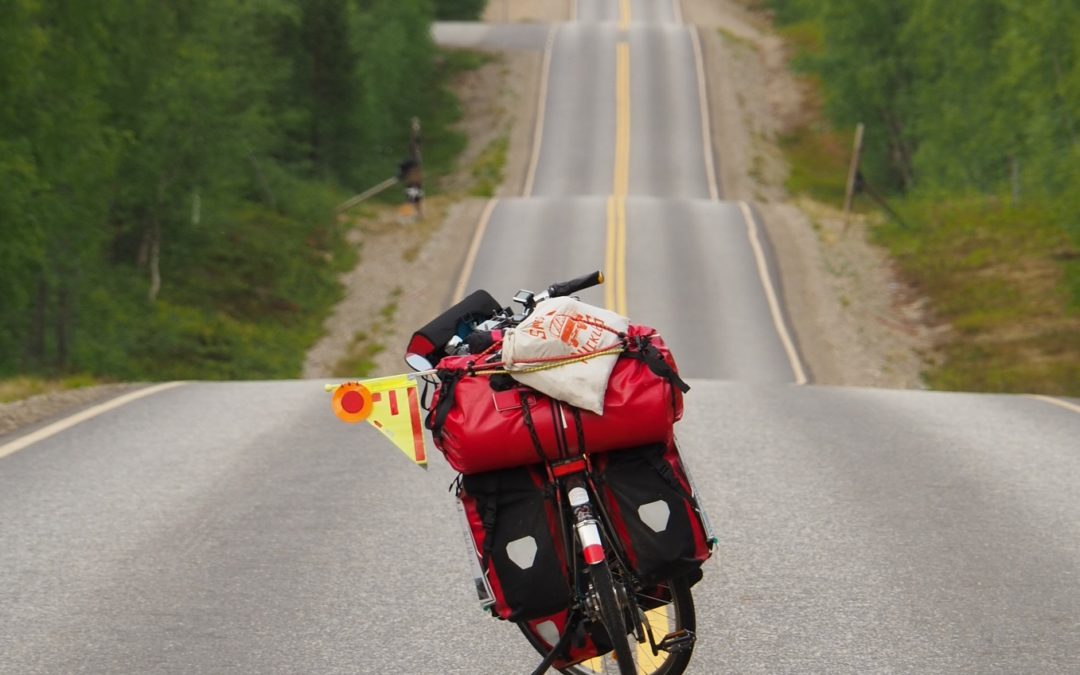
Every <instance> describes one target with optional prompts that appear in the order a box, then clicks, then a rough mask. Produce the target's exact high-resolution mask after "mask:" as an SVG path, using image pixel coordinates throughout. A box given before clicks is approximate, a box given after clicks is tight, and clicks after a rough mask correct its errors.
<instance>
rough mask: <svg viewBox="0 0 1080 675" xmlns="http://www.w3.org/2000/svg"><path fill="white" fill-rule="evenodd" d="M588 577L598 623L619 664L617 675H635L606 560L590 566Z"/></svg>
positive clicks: (632, 652) (613, 581) (617, 598)
mask: <svg viewBox="0 0 1080 675" xmlns="http://www.w3.org/2000/svg"><path fill="white" fill-rule="evenodd" d="M589 576H590V577H591V578H592V584H593V590H594V591H595V592H596V601H597V604H599V605H600V621H601V622H603V624H604V628H605V629H607V634H608V638H610V639H611V646H612V648H613V649H614V651H615V660H616V662H617V663H618V664H619V673H620V674H621V675H637V666H636V665H635V664H634V651H633V649H631V647H630V638H629V637H628V635H627V634H628V633H629V630H628V629H627V627H626V620H625V619H624V618H623V611H622V608H621V607H620V606H619V595H618V592H617V591H616V590H615V580H614V579H613V578H612V576H611V567H609V566H608V562H607V560H601V561H600V562H598V563H596V564H595V565H590V566H589Z"/></svg>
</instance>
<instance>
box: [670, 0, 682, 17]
mask: <svg viewBox="0 0 1080 675" xmlns="http://www.w3.org/2000/svg"><path fill="white" fill-rule="evenodd" d="M671 11H672V13H673V14H674V15H675V23H682V22H683V19H682V5H681V3H680V2H679V0H671Z"/></svg>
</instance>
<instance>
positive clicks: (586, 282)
mask: <svg viewBox="0 0 1080 675" xmlns="http://www.w3.org/2000/svg"><path fill="white" fill-rule="evenodd" d="M602 283H604V273H603V272H600V271H599V270H597V271H596V272H590V273H589V274H586V275H585V276H583V277H578V278H577V279H571V280H570V281H564V282H562V283H561V284H552V285H550V286H548V296H550V297H552V298H558V297H560V296H563V295H572V294H574V293H577V292H578V291H583V290H585V289H586V288H592V287H593V286H599V285H600V284H602Z"/></svg>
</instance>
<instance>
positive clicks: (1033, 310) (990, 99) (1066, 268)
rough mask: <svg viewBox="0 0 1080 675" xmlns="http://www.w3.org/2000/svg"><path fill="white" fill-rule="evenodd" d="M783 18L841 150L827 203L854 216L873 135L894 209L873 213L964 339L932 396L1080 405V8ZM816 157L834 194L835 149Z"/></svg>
mask: <svg viewBox="0 0 1080 675" xmlns="http://www.w3.org/2000/svg"><path fill="white" fill-rule="evenodd" d="M767 5H768V8H769V9H770V10H771V11H772V13H773V16H774V19H775V21H776V23H777V24H778V26H779V27H780V30H781V33H782V34H783V35H784V36H785V37H787V38H788V41H789V43H791V44H793V45H796V46H797V48H796V52H797V53H796V55H795V57H794V66H795V68H796V70H797V71H799V72H801V73H803V74H804V76H806V77H807V78H808V79H810V80H811V81H812V82H813V88H814V90H815V91H817V92H818V97H819V99H820V109H821V113H822V117H823V118H824V125H825V126H826V127H827V131H828V132H831V133H832V134H833V138H834V142H833V143H832V146H833V147H832V148H831V152H832V154H833V155H835V156H836V157H835V159H837V160H838V161H836V162H834V166H833V170H834V175H835V176H836V180H833V181H832V183H831V187H832V189H831V192H830V191H829V190H827V189H826V190H825V193H826V194H824V195H822V194H819V196H820V197H822V198H825V199H827V200H828V201H830V202H832V203H838V202H839V201H840V200H842V195H843V189H844V175H845V173H846V171H847V159H848V157H849V156H850V152H851V137H852V135H851V132H852V130H853V129H854V127H855V125H856V124H857V123H860V122H861V123H863V124H865V129H866V133H865V144H864V150H863V158H862V164H861V172H862V175H863V178H864V179H865V184H866V185H867V186H869V189H870V190H873V191H874V192H876V193H877V196H879V197H881V198H882V199H883V200H884V202H885V205H886V206H887V207H888V208H889V211H884V210H880V209H879V208H878V206H876V205H875V204H874V202H873V201H872V200H871V199H869V198H868V196H867V195H866V194H865V193H864V195H860V197H859V201H860V202H861V203H862V204H864V205H869V206H870V208H871V209H874V210H880V211H881V213H883V214H886V215H887V219H888V220H887V222H886V223H884V224H883V225H881V226H880V227H878V228H876V230H875V236H876V238H877V239H878V240H879V241H880V242H881V243H883V244H884V245H885V246H887V247H888V248H889V250H890V251H891V252H892V253H893V255H894V257H895V259H896V260H897V262H898V264H899V265H900V267H901V269H902V270H903V272H904V273H905V275H906V277H907V278H908V279H909V280H910V281H911V283H912V284H913V285H914V286H915V287H916V291H917V292H918V293H921V294H924V295H926V296H928V297H930V298H931V300H932V301H933V306H934V311H935V313H936V315H937V317H938V318H939V319H941V320H943V321H947V322H949V325H950V328H951V331H952V332H951V334H950V335H951V337H950V339H949V340H948V341H947V343H946V344H945V345H944V346H943V360H942V362H941V363H939V364H937V366H936V367H935V368H933V369H932V370H931V372H930V373H929V377H928V381H929V384H930V385H931V386H934V387H936V388H949V389H969V390H984V391H1037V392H1042V393H1058V394H1061V393H1067V394H1072V395H1080V190H1078V189H1077V185H1080V40H1078V39H1077V36H1080V3H1077V2H1075V1H1073V0H909V1H905V2H896V1H895V0H862V1H860V2H859V3H852V2H850V1H849V0H768V2H767ZM822 135H827V134H822ZM837 139H838V140H839V142H836V141H837ZM800 142H801V141H800ZM809 148H810V151H809V152H807V151H806V149H805V148H804V150H803V153H802V154H803V155H804V157H807V158H810V159H809V163H808V164H807V165H806V166H804V167H802V169H801V173H802V175H803V177H804V178H805V177H806V176H810V177H811V178H815V176H814V174H817V176H816V178H820V175H821V174H822V173H823V172H824V171H825V169H824V165H825V164H826V163H827V162H826V161H825V158H826V156H827V155H828V154H830V153H829V150H830V149H829V148H828V147H827V144H825V143H821V142H820V139H819V141H818V145H816V146H815V145H813V144H811V145H810V146H809ZM804 163H806V162H804ZM806 182H808V183H810V182H812V181H811V180H807V181H806ZM818 182H819V183H821V182H823V181H820V180H819V181H818ZM819 187H820V185H819ZM819 193H820V191H819Z"/></svg>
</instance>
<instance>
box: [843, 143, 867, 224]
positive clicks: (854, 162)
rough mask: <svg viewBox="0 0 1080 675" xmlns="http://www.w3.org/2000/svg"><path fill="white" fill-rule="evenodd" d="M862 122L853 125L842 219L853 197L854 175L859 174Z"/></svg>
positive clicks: (845, 216)
mask: <svg viewBox="0 0 1080 675" xmlns="http://www.w3.org/2000/svg"><path fill="white" fill-rule="evenodd" d="M864 129H865V127H864V126H863V123H862V122H859V125H858V126H857V127H855V147H854V149H853V151H852V153H851V166H849V167H848V176H847V190H846V191H845V192H844V219H845V220H846V219H847V216H848V214H849V213H850V212H851V202H852V200H853V199H855V189H856V176H858V174H859V162H860V161H861V160H862V144H863V131H864Z"/></svg>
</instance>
